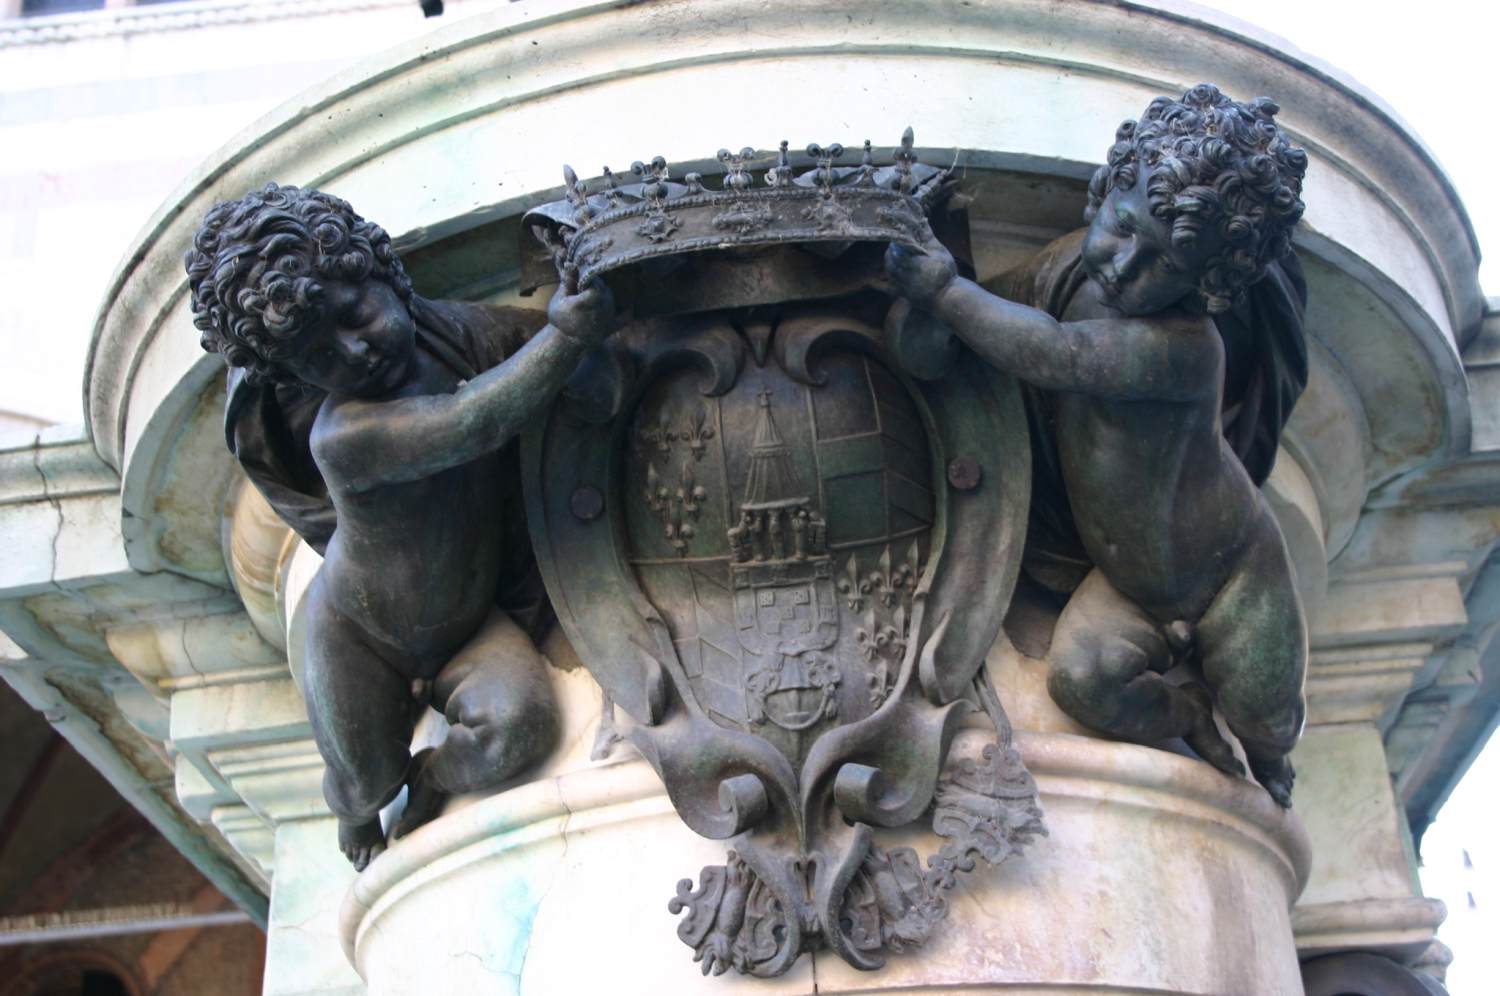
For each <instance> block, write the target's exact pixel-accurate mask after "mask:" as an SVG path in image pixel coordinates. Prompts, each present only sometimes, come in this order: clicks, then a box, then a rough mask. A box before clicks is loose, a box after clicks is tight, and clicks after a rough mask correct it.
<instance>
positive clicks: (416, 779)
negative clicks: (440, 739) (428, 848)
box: [391, 747, 448, 839]
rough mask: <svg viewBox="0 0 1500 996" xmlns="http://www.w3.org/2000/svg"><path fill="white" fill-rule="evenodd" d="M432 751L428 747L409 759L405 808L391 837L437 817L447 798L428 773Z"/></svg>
mask: <svg viewBox="0 0 1500 996" xmlns="http://www.w3.org/2000/svg"><path fill="white" fill-rule="evenodd" d="M432 753H433V748H431V747H429V748H427V749H426V750H421V751H418V752H417V756H416V757H414V758H412V759H411V774H410V775H408V776H407V779H406V810H405V811H404V812H403V813H402V814H401V819H399V820H397V821H396V829H395V830H394V831H393V832H392V833H391V837H392V838H393V839H394V838H400V837H405V836H406V835H407V834H409V833H411V832H412V831H413V830H415V829H417V827H419V826H421V825H422V824H424V823H427V822H430V821H431V820H435V819H437V817H438V815H439V814H440V813H441V812H442V811H443V803H444V802H446V801H447V800H448V793H447V792H444V791H443V790H442V789H441V788H440V787H438V785H437V783H436V782H434V781H433V779H432V776H431V775H430V774H428V764H429V762H430V761H431V760H432Z"/></svg>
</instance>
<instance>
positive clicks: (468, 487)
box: [313, 350, 503, 679]
mask: <svg viewBox="0 0 1500 996" xmlns="http://www.w3.org/2000/svg"><path fill="white" fill-rule="evenodd" d="M413 355H414V360H413V362H414V364H415V365H416V369H415V370H414V371H413V372H412V374H411V375H410V376H409V377H408V378H407V379H406V382H405V383H404V384H402V385H401V386H400V387H399V388H398V389H397V390H396V391H394V392H393V393H392V394H391V395H390V397H389V398H384V399H381V400H378V401H359V400H342V399H332V398H330V399H329V400H328V401H326V402H325V403H324V405H323V408H322V410H321V411H320V412H319V413H318V418H317V421H316V423H315V424H314V426H313V452H314V454H315V456H316V457H317V458H318V463H319V469H320V470H322V471H323V474H324V477H325V478H326V479H327V481H328V485H329V493H330V495H331V496H332V498H333V503H334V508H335V510H336V512H337V514H338V523H339V526H338V528H337V529H336V530H335V531H334V534H333V538H332V539H331V540H330V541H329V543H328V549H327V552H326V554H325V555H324V562H323V567H322V569H321V571H320V572H319V583H320V584H321V585H322V587H323V588H324V590H325V592H326V593H327V595H328V597H329V598H330V599H331V601H332V603H333V606H334V608H336V609H337V610H338V611H339V612H340V613H342V614H343V615H345V616H346V617H348V619H349V620H350V621H351V622H353V623H355V624H356V625H357V626H358V627H359V628H360V629H361V630H363V631H364V633H365V634H366V635H367V636H368V637H369V640H370V649H371V650H372V651H375V652H377V653H380V655H381V657H382V658H384V659H385V660H386V662H387V663H388V664H390V665H391V666H392V667H394V668H395V669H396V670H398V671H400V672H402V673H404V674H407V676H408V677H411V678H424V679H430V678H431V677H433V675H434V674H436V673H437V671H438V670H439V669H441V667H442V666H443V664H444V663H446V662H447V660H448V659H449V658H450V657H451V656H452V655H453V654H454V652H456V651H457V650H458V648H459V647H460V646H462V644H463V643H464V641H466V640H467V639H468V638H469V637H470V636H472V635H473V633H474V631H475V629H476V628H477V627H478V626H479V625H480V623H481V622H483V621H484V618H485V616H486V615H487V613H488V612H489V611H490V609H491V607H492V605H493V602H494V596H495V587H496V584H497V581H498V578H499V576H500V573H501V553H502V551H501V537H502V530H498V529H496V528H495V516H496V515H497V514H498V510H497V509H496V508H495V507H494V502H495V496H496V495H498V494H499V493H500V492H501V476H500V475H501V472H502V466H503V462H502V460H501V458H500V455H499V453H498V451H497V452H490V453H485V454H483V455H481V456H479V457H478V458H476V459H474V460H471V461H469V462H468V463H464V464H460V465H458V466H455V467H450V468H448V469H445V470H441V471H438V472H437V473H434V474H432V475H431V476H428V477H422V478H419V479H417V480H413V481H402V482H395V483H382V484H380V485H377V486H375V487H370V488H366V489H361V490H353V489H351V488H349V487H348V486H347V484H346V482H343V481H340V480H338V479H337V472H336V470H335V469H334V468H335V467H336V464H337V461H336V460H329V459H326V457H327V456H329V455H330V454H336V450H337V448H338V447H339V446H340V445H341V429H342V427H343V422H344V421H345V419H346V417H347V415H348V414H349V413H350V412H351V411H353V410H355V407H356V406H370V405H377V406H378V405H384V404H387V403H389V402H390V401H392V400H394V399H398V398H404V397H418V396H422V395H434V394H450V393H452V392H453V391H454V390H455V389H456V388H457V387H458V381H457V380H456V378H455V377H454V376H453V375H452V373H451V372H449V371H447V370H446V369H445V368H444V367H442V366H441V365H440V364H438V363H436V362H435V361H433V360H432V359H431V357H430V356H429V355H428V354H427V353H425V352H423V351H421V350H418V351H417V352H415V353H414V354H413Z"/></svg>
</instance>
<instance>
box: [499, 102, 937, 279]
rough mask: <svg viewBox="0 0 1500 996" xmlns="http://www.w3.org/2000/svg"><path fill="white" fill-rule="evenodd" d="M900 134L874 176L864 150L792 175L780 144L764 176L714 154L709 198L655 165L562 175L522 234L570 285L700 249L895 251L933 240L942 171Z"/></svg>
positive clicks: (826, 155) (819, 152)
mask: <svg viewBox="0 0 1500 996" xmlns="http://www.w3.org/2000/svg"><path fill="white" fill-rule="evenodd" d="M912 140H913V139H912V130H911V129H910V128H907V129H906V132H905V133H904V134H903V135H902V136H901V145H900V147H899V148H898V149H896V150H895V152H894V154H893V156H892V158H893V159H894V162H892V163H889V164H886V165H879V166H877V165H876V164H875V162H874V157H873V154H872V152H871V149H870V143H869V142H868V141H866V142H865V145H864V155H863V157H862V159H861V162H860V164H859V165H858V166H840V165H837V160H839V159H841V158H842V157H843V155H844V147H843V146H842V145H837V144H834V145H829V146H826V147H825V146H819V145H809V146H808V147H807V155H808V156H809V157H810V158H811V159H812V160H813V161H814V165H813V166H812V167H811V168H807V169H805V170H804V171H803V172H800V173H798V172H796V171H795V170H794V169H793V168H792V167H791V165H790V164H789V163H788V157H787V143H786V142H782V143H781V150H780V152H779V154H778V155H777V156H776V162H775V164H774V165H771V166H770V167H769V168H767V169H765V171H764V173H760V174H759V180H758V181H757V179H756V175H757V171H756V169H755V165H756V164H755V160H756V153H755V150H753V149H748V148H746V149H741V150H740V151H739V152H738V153H731V152H730V151H729V150H728V149H721V150H719V155H718V159H719V161H720V162H721V163H723V164H724V169H725V171H724V173H723V175H722V177H720V178H719V187H718V189H711V188H710V187H708V186H707V185H705V183H704V178H703V177H702V176H701V175H700V174H698V173H688V174H686V175H685V176H683V177H682V179H681V180H680V181H677V180H673V179H672V178H671V175H670V170H669V168H668V166H667V163H666V160H664V159H662V158H661V157H660V156H657V157H656V158H655V159H653V160H651V161H650V162H649V163H644V162H637V163H635V164H634V165H633V166H632V167H631V172H632V173H633V174H634V176H635V178H636V179H635V180H634V181H633V182H629V183H621V182H619V180H618V178H617V177H616V176H615V174H613V173H612V172H610V170H609V169H608V167H606V168H605V170H604V175H603V177H602V178H600V180H599V181H597V182H596V183H595V184H594V188H595V189H593V190H590V189H589V185H588V184H585V183H584V182H583V181H581V180H579V179H578V176H577V174H576V173H574V171H573V169H572V167H569V166H565V167H563V179H564V181H565V183H566V190H567V198H566V199H565V200H561V201H553V202H551V203H549V204H543V205H541V206H540V207H537V208H534V209H532V210H531V211H529V212H527V214H526V218H525V223H526V225H527V226H528V227H529V228H530V229H531V231H532V233H533V234H535V235H536V237H537V238H538V239H539V240H541V242H542V244H543V245H545V246H546V247H547V249H548V250H549V251H550V252H551V254H552V261H553V263H554V264H555V266H556V267H557V271H558V273H559V274H560V275H561V276H562V278H563V280H564V281H565V282H566V283H567V284H569V285H570V286H578V285H582V284H586V283H587V282H588V281H589V280H591V279H592V278H594V277H595V276H599V275H600V274H604V273H608V272H609V271H611V270H615V269H618V268H620V267H623V266H628V265H631V264H634V263H638V262H642V261H644V260H648V259H654V258H660V257H666V256H675V255H679V254H682V253H693V252H702V251H705V250H721V249H735V248H745V247H753V246H767V245H777V244H795V243H804V244H805V243H825V244H826V243H846V244H847V243H851V242H902V243H907V244H914V245H921V244H923V243H924V242H926V241H928V240H930V239H931V238H932V230H931V228H930V227H929V225H928V222H927V214H928V212H929V211H930V209H931V208H932V206H933V204H934V202H935V201H936V200H937V199H938V196H939V193H940V191H941V190H942V189H944V183H943V181H944V180H946V179H947V178H948V176H949V171H948V170H939V169H936V168H934V167H932V166H927V165H923V164H921V163H919V162H917V156H916V153H915V152H914V151H913V149H912Z"/></svg>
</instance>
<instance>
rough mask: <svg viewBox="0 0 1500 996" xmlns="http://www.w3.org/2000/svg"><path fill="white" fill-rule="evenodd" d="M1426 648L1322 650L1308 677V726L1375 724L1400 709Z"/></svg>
mask: <svg viewBox="0 0 1500 996" xmlns="http://www.w3.org/2000/svg"><path fill="white" fill-rule="evenodd" d="M1432 651H1433V646H1432V644H1430V643H1400V644H1391V645H1387V646H1382V647H1359V648H1349V649H1343V650H1322V651H1318V652H1316V653H1314V654H1313V655H1312V659H1311V661H1309V667H1308V672H1307V723H1308V725H1309V726H1318V725H1322V724H1328V723H1374V722H1377V721H1378V720H1380V719H1381V718H1382V717H1383V716H1385V715H1387V714H1388V713H1389V712H1391V711H1392V710H1394V709H1395V708H1396V707H1397V706H1399V705H1400V704H1401V702H1402V700H1403V699H1404V698H1405V697H1406V694H1407V693H1408V692H1409V691H1410V690H1411V686H1412V679H1413V677H1414V676H1415V675H1416V674H1417V673H1418V672H1419V671H1420V670H1421V669H1422V667H1423V666H1424V665H1425V664H1426V662H1427V658H1428V655H1430V654H1431V653H1432Z"/></svg>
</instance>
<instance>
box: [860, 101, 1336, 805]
mask: <svg viewBox="0 0 1500 996" xmlns="http://www.w3.org/2000/svg"><path fill="white" fill-rule="evenodd" d="M1276 110H1277V108H1276V105H1275V104H1274V103H1272V102H1271V101H1269V100H1266V99H1261V100H1258V101H1254V102H1252V103H1250V104H1241V103H1237V102H1235V101H1232V100H1230V99H1229V98H1228V97H1225V96H1224V95H1223V94H1221V93H1220V92H1219V91H1218V90H1217V88H1215V87H1213V86H1210V85H1208V84H1203V85H1200V86H1198V87H1195V88H1193V89H1192V90H1190V91H1189V92H1188V93H1187V94H1185V95H1184V97H1183V99H1182V100H1181V101H1173V100H1169V99H1167V98H1160V99H1158V100H1157V101H1155V102H1153V103H1152V104H1151V106H1150V107H1149V108H1148V109H1147V111H1146V114H1145V115H1144V117H1143V120H1142V121H1141V123H1139V124H1137V123H1136V122H1133V121H1130V122H1126V123H1125V124H1124V125H1122V126H1121V128H1120V132H1119V135H1118V141H1117V144H1116V145H1115V146H1114V148H1112V149H1111V150H1110V156H1109V163H1108V165H1106V166H1105V167H1103V168H1101V169H1100V171H1099V172H1098V173H1097V174H1096V175H1095V178H1094V181H1093V183H1092V184H1091V185H1090V208H1089V214H1090V216H1091V224H1090V227H1089V229H1088V232H1087V234H1086V236H1085V237H1084V239H1083V243H1082V247H1081V258H1082V267H1083V271H1084V272H1085V273H1086V274H1087V276H1088V278H1089V279H1088V280H1087V281H1086V282H1084V283H1083V284H1082V285H1081V286H1080V287H1078V289H1077V290H1076V291H1075V292H1074V293H1073V294H1072V295H1071V296H1070V297H1069V299H1068V300H1067V302H1066V304H1065V307H1064V310H1063V312H1062V314H1061V315H1059V316H1057V317H1054V316H1052V315H1050V314H1048V313H1046V312H1044V311H1041V310H1038V309H1036V308H1031V307H1027V306H1025V305H1019V304H1016V303H1014V302H1012V301H1008V300H1006V299H1005V298H1004V297H1001V296H997V295H994V294H991V293H989V292H987V291H985V290H984V289H982V288H980V287H979V286H978V285H976V284H974V283H973V282H971V281H967V280H964V279H962V278H958V277H957V275H956V272H955V267H954V263H953V260H952V257H951V256H949V255H948V253H947V251H946V250H945V249H943V248H942V246H940V245H938V244H935V243H933V244H929V246H928V247H927V250H926V252H925V253H920V254H919V253H916V252H913V251H912V250H909V249H907V248H905V247H903V246H900V245H893V246H892V248H891V250H890V252H889V254H888V255H887V265H888V269H889V271H890V273H891V276H892V279H893V280H894V281H895V282H896V285H897V286H898V287H899V288H901V290H902V291H903V292H904V293H905V294H906V296H907V297H909V298H910V299H912V300H913V301H916V302H919V303H920V304H921V305H922V307H924V308H926V309H928V310H929V311H931V312H932V313H933V314H934V315H936V316H937V317H938V318H940V319H941V320H942V321H944V322H945V323H947V324H948V325H949V326H950V327H952V328H954V329H955V330H957V331H958V333H959V335H960V336H961V337H962V338H963V339H964V340H965V341H966V342H967V343H968V344H969V345H970V346H971V347H972V348H973V349H974V350H975V351H976V352H977V353H978V354H979V355H980V356H982V357H984V358H985V359H987V360H989V361H990V362H993V363H995V364H997V365H998V366H999V367H1001V369H1004V370H1008V371H1010V372H1013V373H1015V374H1016V375H1017V376H1020V377H1022V378H1024V379H1026V380H1027V381H1028V382H1030V383H1031V384H1033V385H1035V386H1037V387H1040V388H1043V389H1046V390H1048V391H1049V392H1051V399H1050V403H1049V405H1048V416H1049V420H1050V423H1051V426H1052V428H1053V431H1054V432H1055V439H1056V451H1057V454H1058V458H1059V465H1060V469H1061V476H1062V479H1063V482H1064V486H1065V488H1066V492H1067V498H1068V504H1069V508H1070V509H1071V510H1072V514H1073V519H1074V520H1075V522H1076V525H1077V528H1078V532H1079V536H1080V539H1081V541H1082V546H1083V548H1084V550H1085V552H1086V554H1087V556H1088V559H1089V561H1090V562H1091V563H1092V564H1093V565H1094V566H1093V569H1092V570H1091V571H1090V573H1089V574H1088V576H1087V577H1085V578H1084V580H1083V581H1082V583H1081V584H1079V585H1078V586H1077V588H1076V590H1075V591H1074V592H1073V593H1072V595H1071V597H1070V599H1069V601H1068V603H1067V606H1066V607H1065V608H1064V609H1063V612H1062V616H1061V618H1060V619H1059V621H1058V624H1057V630H1056V633H1055V634H1054V636H1053V640H1052V647H1051V651H1050V654H1049V661H1050V665H1051V670H1050V675H1049V679H1048V688H1049V690H1050V691H1051V693H1052V697H1053V698H1054V699H1055V700H1056V701H1057V703H1058V704H1059V705H1060V706H1062V708H1063V709H1064V710H1065V711H1067V712H1068V713H1070V714H1071V715H1073V716H1074V717H1075V718H1076V719H1078V720H1079V721H1080V722H1082V723H1084V724H1085V725H1088V726H1091V727H1094V728H1096V729H1100V730H1103V731H1105V732H1107V733H1110V734H1112V735H1115V736H1118V737H1122V738H1124V739H1127V740H1134V741H1137V742H1141V743H1156V742H1159V741H1163V740H1167V739H1170V738H1173V737H1182V738H1184V739H1185V740H1186V741H1187V743H1188V744H1189V745H1190V746H1191V747H1192V748H1193V749H1194V750H1195V751H1196V752H1197V753H1198V754H1199V755H1200V756H1201V757H1203V758H1204V759H1205V760H1207V761H1208V762H1209V763H1211V764H1213V765H1214V766H1215V767H1217V768H1219V769H1221V770H1223V771H1226V772H1230V773H1233V774H1242V773H1243V768H1242V767H1241V765H1240V763H1239V761H1238V760H1237V759H1236V758H1235V756H1234V754H1233V751H1232V749H1231V747H1230V746H1229V744H1228V743H1227V742H1226V741H1225V740H1224V739H1223V737H1222V736H1221V735H1220V734H1219V732H1218V728H1217V726H1216V725H1215V723H1214V719H1213V713H1212V709H1213V706H1214V705H1215V704H1217V705H1218V707H1219V708H1220V709H1221V710H1222V711H1223V713H1224V715H1225V718H1226V720H1227V721H1228V724H1229V727H1230V729H1231V730H1233V731H1234V733H1235V735H1236V736H1238V737H1239V739H1240V741H1241V743H1242V744H1243V746H1244V748H1245V752H1246V755H1247V757H1248V759H1249V762H1250V768H1251V771H1252V772H1253V774H1254V775H1255V777H1256V779H1257V780H1259V781H1260V782H1261V783H1262V784H1263V785H1264V786H1265V787H1266V789H1267V791H1269V792H1270V793H1271V795H1272V796H1273V797H1274V798H1275V799H1276V801H1277V802H1279V803H1280V804H1281V805H1282V806H1290V805H1291V788H1292V779H1293V771H1292V766H1291V762H1290V761H1289V760H1288V759H1287V755H1288V754H1289V753H1290V751H1291V749H1292V747H1293V746H1294V745H1295V743H1296V741H1297V738H1298V736H1299V735H1300V733H1301V730H1302V723H1303V719H1304V715H1305V711H1306V707H1305V704H1304V701H1303V696H1302V683H1303V674H1304V671H1305V668H1306V659H1307V634H1306V626H1305V623H1304V621H1303V618H1302V609H1301V603H1300V601H1299V599H1298V596H1297V591H1296V585H1295V582H1294V579H1293V577H1292V573H1291V566H1290V563H1289V561H1288V558H1287V554H1286V550H1285V544H1284V542H1283V541H1282V538H1281V533H1280V530H1279V529H1278V528H1277V526H1276V523H1275V520H1274V518H1273V517H1272V514H1271V511H1270V508H1269V507H1268V506H1267V504H1266V502H1265V500H1264V499H1263V498H1262V497H1261V496H1260V494H1259V492H1258V491H1257V490H1256V488H1255V482H1253V481H1252V480H1251V478H1250V476H1249V474H1248V473H1247V471H1246V468H1245V466H1244V464H1243V463H1242V462H1241V459H1240V457H1239V456H1238V455H1237V454H1236V453H1235V451H1234V450H1233V448H1232V447H1231V445H1230V443H1229V441H1228V440H1227V439H1225V438H1224V434H1223V432H1222V428H1221V415H1222V412H1223V407H1224V406H1223V396H1224V384H1225V362H1226V361H1225V352H1226V350H1225V345H1224V342H1223V340H1222V339H1221V333H1220V330H1219V329H1218V327H1216V325H1215V324H1214V322H1213V320H1212V317H1211V316H1213V315H1215V314H1218V313H1222V312H1226V311H1228V310H1229V309H1230V307H1231V306H1232V305H1233V304H1234V302H1235V300H1236V298H1238V297H1241V296H1243V294H1244V292H1245V291H1246V290H1247V288H1249V287H1250V286H1251V285H1253V284H1254V283H1255V282H1257V281H1259V280H1261V279H1262V278H1263V277H1264V276H1265V273H1266V270H1267V268H1268V267H1269V266H1271V265H1272V264H1279V263H1280V262H1281V261H1282V260H1283V259H1284V258H1285V257H1286V255H1287V254H1288V253H1289V251H1290V247H1291V229H1292V227H1293V226H1294V225H1295V224H1296V222H1297V220H1298V219H1299V218H1300V217H1301V214H1302V201H1301V199H1300V193H1301V186H1302V174H1303V172H1304V171H1305V169H1306V162H1307V157H1306V154H1305V153H1304V152H1303V151H1302V150H1301V149H1297V148H1295V147H1293V146H1291V145H1290V143H1288V142H1287V141H1286V139H1285V138H1284V137H1282V136H1281V134H1280V132H1279V131H1278V130H1277V128H1276V126H1275V122H1274V115H1275V113H1276ZM1059 319H1061V320H1059ZM1289 407H1290V406H1289V405H1288V408H1289ZM1278 428H1279V426H1278ZM1267 469H1269V468H1267ZM1184 658H1191V659H1192V661H1193V663H1194V665H1195V667H1196V669H1197V671H1198V672H1199V674H1201V677H1202V679H1203V681H1204V682H1205V683H1206V685H1207V687H1206V688H1205V687H1203V685H1200V684H1197V683H1195V682H1194V683H1188V684H1184V685H1180V686H1179V685H1173V684H1171V683H1169V682H1167V681H1165V680H1163V678H1162V677H1161V674H1162V672H1165V671H1166V670H1168V669H1169V668H1170V667H1171V666H1172V664H1173V663H1174V661H1175V660H1182V659H1184Z"/></svg>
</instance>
